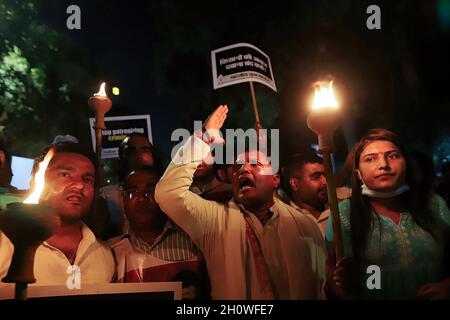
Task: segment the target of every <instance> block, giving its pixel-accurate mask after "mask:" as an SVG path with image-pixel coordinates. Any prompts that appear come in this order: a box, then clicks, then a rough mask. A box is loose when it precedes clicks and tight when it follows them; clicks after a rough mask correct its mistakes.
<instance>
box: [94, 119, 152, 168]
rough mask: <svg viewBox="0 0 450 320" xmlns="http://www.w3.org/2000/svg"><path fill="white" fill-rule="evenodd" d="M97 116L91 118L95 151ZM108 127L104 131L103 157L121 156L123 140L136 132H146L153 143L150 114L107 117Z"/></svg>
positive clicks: (106, 123) (106, 124)
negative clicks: (120, 150)
mask: <svg viewBox="0 0 450 320" xmlns="http://www.w3.org/2000/svg"><path fill="white" fill-rule="evenodd" d="M94 123H95V118H89V124H90V127H91V138H92V146H93V148H94V151H95V130H94V128H93V127H94ZM105 126H106V129H105V130H103V132H102V159H111V158H118V157H119V146H120V143H121V142H122V140H123V139H124V138H125V137H126V136H127V135H130V134H132V133H134V132H137V133H142V134H144V135H145V136H146V137H147V138H148V140H149V141H150V142H151V143H152V144H153V139H152V129H151V125H150V115H148V114H147V115H135V116H120V117H105Z"/></svg>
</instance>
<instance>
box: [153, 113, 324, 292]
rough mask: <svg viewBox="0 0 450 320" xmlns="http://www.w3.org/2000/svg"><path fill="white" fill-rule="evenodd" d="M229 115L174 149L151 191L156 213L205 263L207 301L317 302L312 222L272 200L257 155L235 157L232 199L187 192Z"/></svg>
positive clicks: (319, 262)
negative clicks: (159, 211)
mask: <svg viewBox="0 0 450 320" xmlns="http://www.w3.org/2000/svg"><path fill="white" fill-rule="evenodd" d="M227 112H228V108H227V106H219V107H218V108H217V109H216V110H215V111H214V112H213V113H212V114H211V116H210V117H209V118H208V119H207V121H206V122H205V125H204V128H205V129H206V133H207V134H201V133H197V134H195V135H194V136H193V137H190V138H189V139H188V141H187V142H186V143H185V144H184V146H183V147H181V148H180V149H179V150H178V151H177V154H176V156H175V157H174V159H172V162H171V164H170V165H169V167H168V168H167V170H166V172H165V174H164V175H163V177H162V178H161V180H160V181H159V183H158V184H157V186H156V190H155V198H156V201H157V202H158V203H159V205H160V207H161V209H162V210H163V211H164V212H165V213H166V214H167V215H168V216H169V217H170V218H171V219H172V220H173V221H174V222H175V223H176V224H177V225H179V226H180V227H181V228H182V229H183V230H184V231H185V232H186V233H187V234H188V235H189V236H190V237H191V238H192V240H193V241H194V243H195V244H196V245H197V247H198V248H199V249H200V250H201V251H202V253H203V256H204V257H205V260H206V264H207V268H208V273H209V276H210V280H211V288H212V292H211V296H212V298H213V299H267V300H270V299H318V298H320V288H321V283H322V280H323V275H324V267H325V261H324V259H325V253H324V248H323V238H322V235H321V232H320V230H319V228H318V227H317V225H316V224H315V223H314V221H313V220H312V219H311V218H309V217H308V216H306V215H303V214H300V213H299V212H298V211H297V210H295V209H294V208H292V207H289V206H288V205H286V204H284V203H283V202H282V201H280V200H278V199H274V197H273V192H274V189H275V188H276V187H277V186H278V184H279V181H280V178H279V175H278V174H277V173H276V172H274V170H273V168H272V166H271V164H270V162H269V160H268V157H267V156H266V154H265V153H263V152H261V151H258V150H249V151H245V152H243V153H241V154H239V155H237V161H236V162H235V163H234V164H233V168H232V169H233V174H232V188H233V199H232V200H230V201H229V202H228V203H218V202H214V201H208V200H205V199H202V198H201V197H199V196H198V195H196V194H194V193H193V192H191V191H189V187H190V185H191V183H192V179H193V176H194V172H195V170H196V168H197V166H198V165H199V164H200V163H201V161H202V160H203V159H204V157H206V156H207V154H208V152H210V149H211V148H210V145H209V144H210V143H211V142H215V143H217V142H218V141H220V140H221V138H220V136H219V135H218V130H220V128H221V127H222V125H223V123H224V121H225V119H226V116H227Z"/></svg>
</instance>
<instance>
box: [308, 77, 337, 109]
mask: <svg viewBox="0 0 450 320" xmlns="http://www.w3.org/2000/svg"><path fill="white" fill-rule="evenodd" d="M317 87H319V88H318V89H317ZM317 87H316V89H315V92H314V100H313V104H312V109H313V110H317V109H322V108H333V109H337V107H338V102H337V101H336V98H335V96H334V91H333V81H331V82H330V83H329V85H328V86H326V85H324V84H320V83H319V84H318V85H317Z"/></svg>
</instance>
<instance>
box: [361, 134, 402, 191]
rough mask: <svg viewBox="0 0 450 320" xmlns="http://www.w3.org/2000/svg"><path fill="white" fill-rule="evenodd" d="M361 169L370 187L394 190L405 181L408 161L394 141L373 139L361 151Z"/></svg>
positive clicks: (380, 189) (376, 189)
mask: <svg viewBox="0 0 450 320" xmlns="http://www.w3.org/2000/svg"><path fill="white" fill-rule="evenodd" d="M359 171H360V173H361V176H362V178H363V180H364V182H365V184H366V186H367V187H369V189H372V190H375V191H392V190H395V189H396V188H398V187H399V186H401V185H402V184H404V183H405V172H406V161H405V158H404V156H403V154H402V153H401V151H400V149H399V148H398V147H397V146H396V145H395V144H393V143H392V142H390V141H386V140H379V141H373V142H370V143H369V144H368V145H367V146H366V147H365V148H364V150H363V151H362V153H361V156H360V159H359Z"/></svg>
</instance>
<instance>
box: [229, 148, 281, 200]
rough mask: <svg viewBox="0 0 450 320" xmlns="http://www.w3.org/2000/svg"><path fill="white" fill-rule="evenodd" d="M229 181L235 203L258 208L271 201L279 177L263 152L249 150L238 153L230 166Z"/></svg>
mask: <svg viewBox="0 0 450 320" xmlns="http://www.w3.org/2000/svg"><path fill="white" fill-rule="evenodd" d="M231 183H232V188H233V196H234V200H235V201H236V202H237V203H240V204H242V205H243V206H244V207H245V208H246V209H258V208H259V207H261V206H263V205H265V204H267V203H268V202H272V201H273V191H274V190H275V188H276V187H277V186H278V184H279V183H280V177H279V175H278V174H273V172H272V167H271V165H270V163H269V161H268V159H267V156H266V155H265V154H264V153H262V152H259V151H249V152H245V153H243V154H241V155H239V156H238V159H237V160H236V163H235V164H234V165H233V166H232V177H231Z"/></svg>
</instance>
